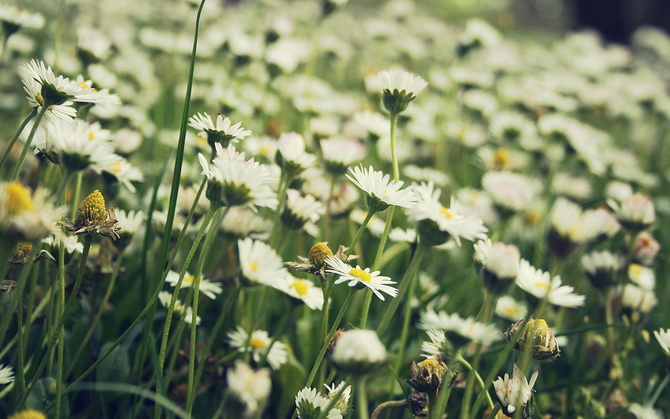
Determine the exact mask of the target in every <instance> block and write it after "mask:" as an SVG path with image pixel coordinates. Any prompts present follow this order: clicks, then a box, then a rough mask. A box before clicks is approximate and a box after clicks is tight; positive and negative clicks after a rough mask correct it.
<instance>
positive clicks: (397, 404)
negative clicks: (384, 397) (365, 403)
mask: <svg viewBox="0 0 670 419" xmlns="http://www.w3.org/2000/svg"><path fill="white" fill-rule="evenodd" d="M406 407H407V400H397V401H396V400H391V401H388V402H384V403H381V404H380V405H378V406H377V407H376V408H375V410H373V411H372V414H371V415H370V419H379V417H380V416H381V414H382V413H384V411H385V410H386V409H404V408H406Z"/></svg>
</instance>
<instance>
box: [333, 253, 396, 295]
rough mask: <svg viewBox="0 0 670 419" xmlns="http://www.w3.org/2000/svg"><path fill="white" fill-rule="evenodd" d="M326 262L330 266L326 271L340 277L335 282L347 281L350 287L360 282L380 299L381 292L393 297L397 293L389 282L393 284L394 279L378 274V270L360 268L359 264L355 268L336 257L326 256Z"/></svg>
mask: <svg viewBox="0 0 670 419" xmlns="http://www.w3.org/2000/svg"><path fill="white" fill-rule="evenodd" d="M326 264H327V265H328V266H329V267H330V269H327V270H326V272H330V273H334V274H337V275H339V276H340V277H339V278H338V279H337V280H335V284H340V283H342V282H346V281H349V286H350V287H355V286H356V285H358V284H362V285H364V286H366V287H368V288H370V289H371V290H372V292H374V293H375V295H376V296H377V297H379V299H380V300H382V301H384V296H383V295H382V292H383V293H385V294H388V295H390V296H391V297H395V296H396V295H398V290H397V289H396V288H393V287H392V286H391V285H390V284H395V283H396V282H395V281H391V278H389V277H388V276H382V275H379V273H380V272H379V271H374V272H370V268H365V270H363V269H361V267H360V266H358V265H356V267H355V268H352V267H351V266H350V265H348V264H347V263H345V262H343V261H341V260H340V259H338V258H334V257H332V256H328V257H327V258H326Z"/></svg>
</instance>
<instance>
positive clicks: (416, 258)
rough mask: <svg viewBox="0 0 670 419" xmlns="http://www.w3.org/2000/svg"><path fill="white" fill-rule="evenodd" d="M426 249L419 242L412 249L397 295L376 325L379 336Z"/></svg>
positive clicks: (392, 314) (395, 308) (414, 274)
mask: <svg viewBox="0 0 670 419" xmlns="http://www.w3.org/2000/svg"><path fill="white" fill-rule="evenodd" d="M428 249H429V247H426V246H425V245H424V244H422V243H421V242H419V244H418V245H417V247H416V250H414V254H413V255H412V260H411V261H410V262H409V266H408V267H407V270H406V271H405V275H404V276H403V278H402V281H401V282H400V288H399V289H398V296H397V297H396V298H394V299H393V300H392V301H391V304H389V306H388V308H387V309H386V313H384V317H383V318H382V321H381V323H379V326H377V334H378V335H380V336H381V335H382V334H384V332H385V331H386V328H387V327H388V325H389V323H390V322H391V319H392V318H393V316H394V315H395V312H396V310H397V309H398V306H399V305H400V302H401V301H402V299H403V298H404V296H405V294H406V293H407V289H408V288H409V285H410V283H411V282H412V281H414V278H415V277H416V272H417V270H418V269H419V265H420V263H421V259H423V256H424V255H425V253H426V251H427V250H428Z"/></svg>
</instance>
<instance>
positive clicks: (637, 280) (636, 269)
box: [628, 263, 656, 291]
mask: <svg viewBox="0 0 670 419" xmlns="http://www.w3.org/2000/svg"><path fill="white" fill-rule="evenodd" d="M628 279H630V280H631V282H632V283H634V284H636V285H638V286H640V287H642V288H644V289H646V290H649V291H653V289H654V287H655V286H656V274H654V270H653V269H651V268H648V267H646V266H642V265H640V264H639V263H631V264H630V265H628Z"/></svg>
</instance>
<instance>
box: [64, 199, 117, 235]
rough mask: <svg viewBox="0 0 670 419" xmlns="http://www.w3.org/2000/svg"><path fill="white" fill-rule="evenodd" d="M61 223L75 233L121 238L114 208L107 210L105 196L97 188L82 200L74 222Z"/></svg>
mask: <svg viewBox="0 0 670 419" xmlns="http://www.w3.org/2000/svg"><path fill="white" fill-rule="evenodd" d="M61 224H62V225H63V227H65V228H66V229H67V230H69V231H72V232H73V233H75V234H100V235H103V236H109V237H110V238H112V240H116V239H118V238H119V235H118V233H117V231H118V225H117V220H116V215H115V212H114V209H113V208H110V209H109V210H107V208H106V207H105V197H104V196H102V193H100V191H99V190H97V189H96V190H94V191H93V192H91V193H90V194H89V195H88V196H87V197H86V198H84V200H83V201H81V205H79V210H77V218H75V220H74V222H72V223H71V222H68V221H62V222H61Z"/></svg>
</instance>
